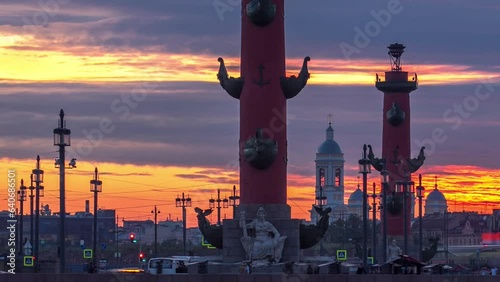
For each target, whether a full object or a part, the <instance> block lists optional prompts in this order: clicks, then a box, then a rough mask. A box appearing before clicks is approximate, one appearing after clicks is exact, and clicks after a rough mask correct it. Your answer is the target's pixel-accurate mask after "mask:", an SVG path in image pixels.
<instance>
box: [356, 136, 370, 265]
mask: <svg viewBox="0 0 500 282" xmlns="http://www.w3.org/2000/svg"><path fill="white" fill-rule="evenodd" d="M366 149H367V147H366V144H364V145H363V158H362V159H360V160H359V161H358V164H359V173H361V174H363V258H362V260H363V269H364V270H365V271H366V269H367V254H368V199H367V197H368V192H367V190H368V187H367V185H368V184H367V182H368V173H371V162H370V160H369V159H368V158H367V157H366Z"/></svg>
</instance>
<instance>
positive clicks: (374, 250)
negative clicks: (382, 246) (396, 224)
mask: <svg viewBox="0 0 500 282" xmlns="http://www.w3.org/2000/svg"><path fill="white" fill-rule="evenodd" d="M376 187H377V185H376V184H375V182H373V194H372V196H371V197H372V199H373V202H372V206H373V211H372V220H373V238H372V257H373V260H374V261H373V263H375V257H376V255H377V229H376V227H377V202H375V201H376V200H377V194H375V190H376Z"/></svg>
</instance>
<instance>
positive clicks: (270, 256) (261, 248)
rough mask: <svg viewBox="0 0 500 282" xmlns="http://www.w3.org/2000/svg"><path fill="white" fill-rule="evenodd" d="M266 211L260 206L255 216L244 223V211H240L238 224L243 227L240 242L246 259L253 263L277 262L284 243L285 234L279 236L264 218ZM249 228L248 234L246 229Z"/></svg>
mask: <svg viewBox="0 0 500 282" xmlns="http://www.w3.org/2000/svg"><path fill="white" fill-rule="evenodd" d="M265 217H266V211H265V210H264V208H262V207H260V208H259V209H258V211H257V218H256V219H254V220H253V221H252V222H250V223H248V224H245V212H242V216H241V218H240V226H241V227H242V228H243V237H242V238H241V243H242V244H243V248H244V249H245V252H246V255H247V260H249V261H253V262H254V263H253V265H254V266H255V265H258V264H260V263H258V261H261V263H262V264H268V263H272V262H279V261H280V260H281V253H282V252H283V246H284V244H285V239H286V236H280V233H279V232H278V230H277V229H276V228H275V227H274V226H273V225H272V224H271V223H270V222H268V221H266V220H265ZM247 229H250V230H251V232H250V235H249V234H248V230H247Z"/></svg>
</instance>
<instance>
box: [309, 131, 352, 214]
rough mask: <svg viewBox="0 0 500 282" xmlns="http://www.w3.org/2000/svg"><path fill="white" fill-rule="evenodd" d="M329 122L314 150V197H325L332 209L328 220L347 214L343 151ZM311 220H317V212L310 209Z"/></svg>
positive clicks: (327, 205) (327, 204)
mask: <svg viewBox="0 0 500 282" xmlns="http://www.w3.org/2000/svg"><path fill="white" fill-rule="evenodd" d="M333 133H334V132H333V128H332V124H331V122H329V123H328V127H327V129H326V140H325V141H323V143H321V145H320V146H319V147H318V151H317V152H316V160H315V162H316V185H315V197H319V196H320V190H322V192H321V193H322V195H323V196H324V197H326V206H325V207H330V208H331V209H332V212H331V213H330V221H335V220H337V219H338V218H341V217H343V216H344V215H346V214H347V207H346V205H345V204H344V162H345V160H344V153H343V152H342V149H341V148H340V146H339V144H338V143H337V142H336V141H335V140H334V138H333ZM310 213H311V221H312V222H313V223H314V222H317V220H318V214H317V213H316V211H315V210H314V208H313V209H311V211H310Z"/></svg>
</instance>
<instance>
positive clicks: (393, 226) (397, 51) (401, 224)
mask: <svg viewBox="0 0 500 282" xmlns="http://www.w3.org/2000/svg"><path fill="white" fill-rule="evenodd" d="M388 48H389V52H388V53H389V56H390V58H391V71H388V72H385V78H384V77H383V76H379V75H378V74H377V79H376V83H375V86H376V87H377V89H378V90H380V91H382V92H384V109H383V113H382V114H383V116H382V118H383V135H382V159H376V158H374V157H373V153H372V152H371V147H370V154H369V155H371V157H370V159H371V160H372V164H373V166H374V168H375V169H377V170H378V171H382V170H383V169H384V167H383V163H384V162H385V168H386V170H387V172H388V175H389V184H388V187H387V188H388V190H387V193H386V195H387V203H386V207H384V208H387V211H385V212H384V214H386V215H387V222H386V226H387V235H388V236H390V237H392V238H395V237H398V238H401V237H400V236H404V235H406V237H408V236H410V231H409V230H410V222H411V206H412V202H411V200H412V197H411V193H412V192H414V191H413V190H414V188H413V187H414V186H412V185H414V184H413V183H412V182H411V173H414V172H415V171H417V170H418V169H419V168H420V166H422V164H423V162H424V160H425V156H424V152H423V150H424V148H423V147H422V148H421V150H420V154H419V156H418V157H417V158H414V159H411V156H410V155H411V140H410V92H412V91H414V90H416V89H417V87H418V80H417V74H414V76H412V77H411V78H409V77H408V72H405V71H403V69H402V66H401V55H402V54H403V52H404V49H405V46H404V45H402V44H398V43H395V44H391V45H390V46H389V47H388ZM405 185H406V191H408V193H407V194H406V197H404V193H403V191H404V189H403V187H404V186H405ZM405 198H406V200H405ZM405 202H406V212H404V206H405ZM405 217H406V218H405ZM382 220H384V218H382ZM405 226H406V232H405ZM405 233H406V234H405ZM389 240H390V238H389ZM406 240H407V239H406ZM405 243H407V242H406V241H405ZM405 245H406V244H405Z"/></svg>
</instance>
